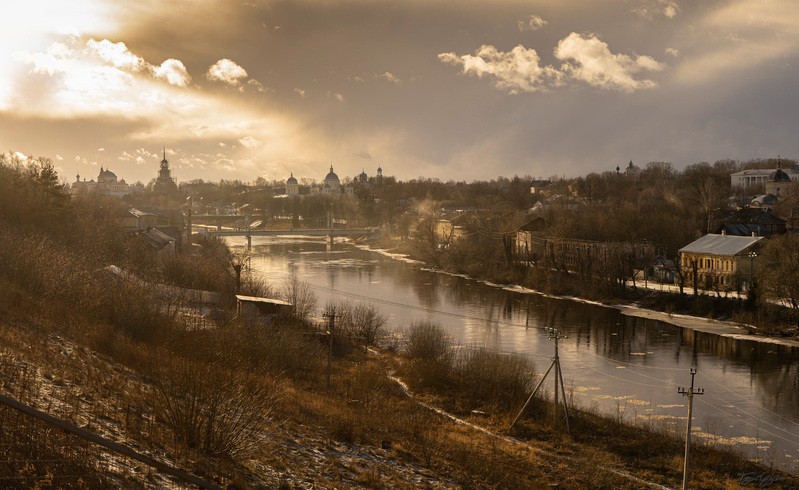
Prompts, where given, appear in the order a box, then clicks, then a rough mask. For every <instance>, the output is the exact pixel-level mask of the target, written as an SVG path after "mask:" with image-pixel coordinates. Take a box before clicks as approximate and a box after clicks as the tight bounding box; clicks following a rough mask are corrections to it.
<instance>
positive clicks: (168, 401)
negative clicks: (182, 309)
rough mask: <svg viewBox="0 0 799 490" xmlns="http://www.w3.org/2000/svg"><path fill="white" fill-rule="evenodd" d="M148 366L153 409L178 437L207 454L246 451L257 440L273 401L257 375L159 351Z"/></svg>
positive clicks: (271, 390) (233, 455)
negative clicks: (158, 356) (159, 355)
mask: <svg viewBox="0 0 799 490" xmlns="http://www.w3.org/2000/svg"><path fill="white" fill-rule="evenodd" d="M164 357H166V358H167V361H166V362H164V361H161V362H160V363H159V365H158V367H155V368H153V371H152V375H153V378H154V386H155V390H154V396H155V404H154V405H155V409H156V412H157V414H158V416H159V417H160V418H162V419H163V420H164V421H165V423H166V425H167V426H168V427H169V428H170V429H171V430H172V431H173V432H174V434H175V436H176V437H177V439H178V440H180V441H181V442H183V443H184V444H186V445H187V446H188V447H190V448H195V449H199V450H201V451H203V452H205V453H206V454H209V455H212V456H224V457H229V458H232V459H242V458H245V457H247V456H248V455H249V454H250V453H251V451H252V450H253V449H254V448H255V447H257V446H259V445H261V444H262V437H263V434H264V425H265V424H266V423H267V422H268V421H269V420H270V413H271V411H272V408H273V406H274V404H275V402H276V396H275V390H274V388H273V387H271V386H268V385H266V384H265V382H264V381H263V379H261V378H258V377H255V376H251V375H248V374H246V373H242V372H241V371H238V370H228V369H227V368H226V367H225V366H224V365H223V364H221V363H201V362H196V361H190V360H186V359H180V358H175V357H169V356H164Z"/></svg>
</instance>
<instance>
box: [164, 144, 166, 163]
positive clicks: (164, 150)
mask: <svg viewBox="0 0 799 490" xmlns="http://www.w3.org/2000/svg"><path fill="white" fill-rule="evenodd" d="M164 160H166V145H164Z"/></svg>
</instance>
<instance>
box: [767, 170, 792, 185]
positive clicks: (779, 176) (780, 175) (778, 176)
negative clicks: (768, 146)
mask: <svg viewBox="0 0 799 490" xmlns="http://www.w3.org/2000/svg"><path fill="white" fill-rule="evenodd" d="M771 181H772V182H790V181H791V177H790V176H789V175H788V174H786V173H785V171H784V170H783V169H781V168H778V169H777V171H776V172H774V174H773V175H772V177H771Z"/></svg>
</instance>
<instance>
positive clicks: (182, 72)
mask: <svg viewBox="0 0 799 490" xmlns="http://www.w3.org/2000/svg"><path fill="white" fill-rule="evenodd" d="M153 73H154V74H155V76H156V77H157V78H160V79H161V80H166V82H167V83H169V84H170V85H175V86H176V87H186V86H188V84H189V82H190V81H191V77H190V76H189V72H188V71H187V70H186V67H185V66H184V65H183V62H182V61H180V60H176V59H174V58H169V59H168V60H165V61H164V62H163V63H161V66H157V67H155V68H154V69H153Z"/></svg>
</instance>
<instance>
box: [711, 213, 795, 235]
mask: <svg viewBox="0 0 799 490" xmlns="http://www.w3.org/2000/svg"><path fill="white" fill-rule="evenodd" d="M720 221H721V224H720V225H719V226H717V227H716V229H715V233H716V234H717V235H737V236H762V237H766V238H770V237H772V236H774V235H782V234H783V233H785V232H786V230H787V226H788V222H787V221H786V220H784V219H782V218H780V217H779V216H775V215H774V213H773V212H772V211H771V209H769V208H767V207H766V208H765V209H760V207H759V206H753V207H748V208H743V209H739V210H737V211H728V212H725V213H724V215H722V216H721V219H720Z"/></svg>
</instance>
